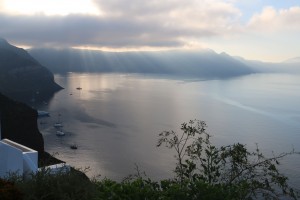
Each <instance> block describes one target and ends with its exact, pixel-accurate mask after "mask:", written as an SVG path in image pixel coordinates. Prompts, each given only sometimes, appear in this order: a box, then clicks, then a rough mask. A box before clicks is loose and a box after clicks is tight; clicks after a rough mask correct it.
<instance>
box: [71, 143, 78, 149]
mask: <svg viewBox="0 0 300 200" xmlns="http://www.w3.org/2000/svg"><path fill="white" fill-rule="evenodd" d="M70 148H71V149H78V146H77V145H76V144H72V145H70Z"/></svg>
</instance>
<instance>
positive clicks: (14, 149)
mask: <svg viewBox="0 0 300 200" xmlns="http://www.w3.org/2000/svg"><path fill="white" fill-rule="evenodd" d="M37 170H38V152H37V151H35V150H33V149H30V148H28V147H26V146H23V145H21V144H18V143H16V142H13V141H11V140H8V139H3V140H1V141H0V177H5V176H7V175H8V174H9V173H16V174H17V175H20V176H26V175H28V174H30V173H35V172H37Z"/></svg>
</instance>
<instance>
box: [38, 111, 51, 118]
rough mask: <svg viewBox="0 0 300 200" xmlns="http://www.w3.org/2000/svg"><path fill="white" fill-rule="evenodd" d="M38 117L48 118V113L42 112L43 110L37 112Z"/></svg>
mask: <svg viewBox="0 0 300 200" xmlns="http://www.w3.org/2000/svg"><path fill="white" fill-rule="evenodd" d="M37 113H38V117H50V113H49V112H47V111H43V110H38V111H37Z"/></svg>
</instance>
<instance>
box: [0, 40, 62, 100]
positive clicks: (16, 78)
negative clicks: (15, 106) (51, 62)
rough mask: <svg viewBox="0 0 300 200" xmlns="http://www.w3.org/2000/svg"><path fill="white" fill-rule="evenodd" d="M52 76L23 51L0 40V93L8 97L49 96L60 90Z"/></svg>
mask: <svg viewBox="0 0 300 200" xmlns="http://www.w3.org/2000/svg"><path fill="white" fill-rule="evenodd" d="M60 89H61V87H60V86H59V85H58V84H56V83H55V82H54V76H53V74H52V73H51V72H50V71H49V70H48V69H47V68H45V67H43V66H42V65H41V64H39V63H38V62H37V61H36V60H35V59H34V58H32V57H31V56H30V55H29V54H28V53H27V52H26V51H25V50H24V49H21V48H17V47H15V46H13V45H10V44H9V43H8V42H7V41H6V40H4V39H1V38H0V92H2V93H3V94H5V95H7V96H9V97H13V98H15V97H19V96H22V97H24V96H26V97H28V98H29V97H31V96H32V95H36V94H39V95H40V96H43V95H49V94H51V93H53V92H56V91H58V90H60Z"/></svg>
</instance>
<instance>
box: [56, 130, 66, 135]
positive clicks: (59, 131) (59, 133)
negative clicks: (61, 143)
mask: <svg viewBox="0 0 300 200" xmlns="http://www.w3.org/2000/svg"><path fill="white" fill-rule="evenodd" d="M56 135H57V136H65V135H66V134H65V132H63V131H62V130H58V131H56Z"/></svg>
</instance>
